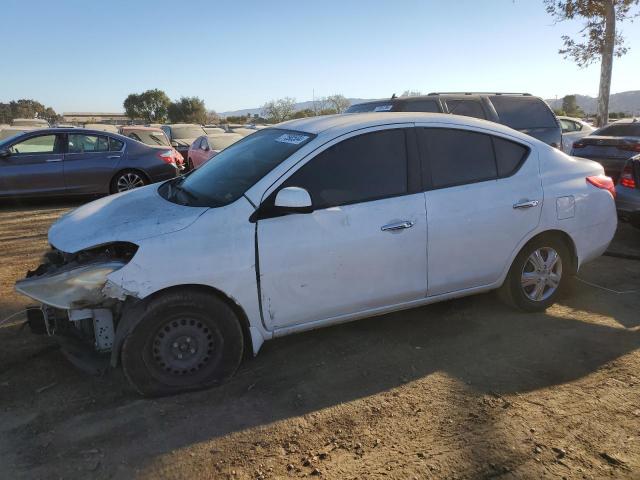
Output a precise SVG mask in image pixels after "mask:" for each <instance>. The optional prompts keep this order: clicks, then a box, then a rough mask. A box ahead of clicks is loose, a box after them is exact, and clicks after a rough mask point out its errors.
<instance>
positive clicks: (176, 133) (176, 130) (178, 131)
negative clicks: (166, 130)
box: [171, 125, 207, 138]
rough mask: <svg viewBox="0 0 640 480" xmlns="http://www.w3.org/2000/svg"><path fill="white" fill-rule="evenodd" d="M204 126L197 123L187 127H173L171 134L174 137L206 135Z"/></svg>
mask: <svg viewBox="0 0 640 480" xmlns="http://www.w3.org/2000/svg"><path fill="white" fill-rule="evenodd" d="M206 134H207V132H205V131H204V128H202V127H199V126H197V125H190V126H187V127H171V135H172V136H173V138H196V137H199V136H200V135H206Z"/></svg>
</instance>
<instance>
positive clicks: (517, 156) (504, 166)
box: [492, 137, 529, 177]
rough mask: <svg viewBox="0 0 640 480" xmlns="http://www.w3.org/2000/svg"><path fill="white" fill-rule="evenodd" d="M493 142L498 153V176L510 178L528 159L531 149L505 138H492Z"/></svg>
mask: <svg viewBox="0 0 640 480" xmlns="http://www.w3.org/2000/svg"><path fill="white" fill-rule="evenodd" d="M492 140H493V148H494V149H495V152H496V164H497V165H498V176H500V177H508V176H510V175H513V174H514V173H515V172H516V170H518V168H519V167H520V165H521V164H522V162H523V161H524V159H525V158H526V156H527V154H528V153H529V149H528V148H526V147H524V146H522V145H520V144H518V143H514V142H510V141H509V140H505V139H504V138H498V137H492Z"/></svg>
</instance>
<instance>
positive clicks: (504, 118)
mask: <svg viewBox="0 0 640 480" xmlns="http://www.w3.org/2000/svg"><path fill="white" fill-rule="evenodd" d="M490 100H491V103H493V107H494V108H495V109H496V113H497V114H498V118H499V119H500V123H502V124H504V125H507V126H508V127H511V128H514V129H516V130H517V129H527V128H558V124H557V123H556V118H555V116H554V115H553V112H552V111H551V109H550V108H549V107H548V106H547V104H546V103H544V102H543V101H542V100H541V99H539V98H536V97H515V96H514V97H510V96H498V95H496V96H494V97H491V98H490Z"/></svg>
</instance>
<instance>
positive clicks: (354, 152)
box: [283, 129, 407, 209]
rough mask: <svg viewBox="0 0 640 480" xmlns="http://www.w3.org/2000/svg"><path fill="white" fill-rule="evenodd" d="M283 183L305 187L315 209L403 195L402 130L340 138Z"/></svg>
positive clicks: (405, 150) (404, 150) (405, 172)
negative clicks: (345, 138) (338, 141)
mask: <svg viewBox="0 0 640 480" xmlns="http://www.w3.org/2000/svg"><path fill="white" fill-rule="evenodd" d="M287 186H295V187H302V188H305V189H307V191H308V192H309V194H310V195H311V200H312V201H313V206H314V208H318V209H320V208H329V207H335V206H338V205H346V204H350V203H360V202H365V201H370V200H375V199H380V198H385V197H391V196H395V195H401V194H404V193H406V192H407V149H406V140H405V132H404V130H403V129H394V130H383V131H380V132H372V133H366V134H363V135H359V136H357V137H353V138H349V139H347V140H343V141H342V142H340V143H338V144H336V145H334V146H332V147H330V148H328V149H327V150H325V151H324V152H322V153H320V154H319V155H317V156H316V157H315V158H313V159H311V160H310V161H309V162H308V163H307V164H306V165H304V166H303V167H302V168H301V169H300V170H298V171H297V172H295V173H294V174H293V175H292V176H291V177H290V178H289V179H287V181H286V182H285V183H284V184H283V187H287Z"/></svg>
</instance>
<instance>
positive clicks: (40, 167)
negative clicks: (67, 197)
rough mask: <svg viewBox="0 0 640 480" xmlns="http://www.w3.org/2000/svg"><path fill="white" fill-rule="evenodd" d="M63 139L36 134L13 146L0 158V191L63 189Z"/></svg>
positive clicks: (30, 192) (22, 192)
mask: <svg viewBox="0 0 640 480" xmlns="http://www.w3.org/2000/svg"><path fill="white" fill-rule="evenodd" d="M62 139H63V136H62V135H60V134H51V133H49V134H43V135H33V136H30V137H29V138H27V139H23V140H19V141H16V143H14V144H12V145H11V146H9V152H10V155H9V156H8V157H4V158H0V195H40V194H55V193H63V192H64V190H65V185H64V177H63V167H62V163H63V154H62V146H63V144H62Z"/></svg>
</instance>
